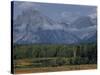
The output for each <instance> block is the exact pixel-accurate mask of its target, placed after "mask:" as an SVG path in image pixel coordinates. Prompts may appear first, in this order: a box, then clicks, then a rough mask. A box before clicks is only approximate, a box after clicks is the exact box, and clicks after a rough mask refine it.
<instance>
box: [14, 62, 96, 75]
mask: <svg viewBox="0 0 100 75" xmlns="http://www.w3.org/2000/svg"><path fill="white" fill-rule="evenodd" d="M96 68H97V65H96V64H86V65H67V66H59V67H40V68H29V69H24V68H22V69H18V68H17V69H15V73H16V74H23V73H39V72H54V71H71V70H88V69H96Z"/></svg>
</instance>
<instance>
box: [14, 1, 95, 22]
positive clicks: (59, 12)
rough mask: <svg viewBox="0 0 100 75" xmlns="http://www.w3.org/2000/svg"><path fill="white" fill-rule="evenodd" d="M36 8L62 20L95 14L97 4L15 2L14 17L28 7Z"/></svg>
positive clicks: (52, 17)
mask: <svg viewBox="0 0 100 75" xmlns="http://www.w3.org/2000/svg"><path fill="white" fill-rule="evenodd" d="M29 8H32V9H36V10H39V11H41V12H42V13H43V14H44V15H46V16H48V17H50V18H51V19H53V20H60V19H62V18H64V17H65V18H71V17H76V16H77V15H79V16H87V15H91V16H94V15H95V14H96V13H97V11H96V6H86V5H68V4H51V3H36V2H23V1H15V2H14V18H16V16H18V15H19V14H21V13H22V11H23V10H26V9H29Z"/></svg>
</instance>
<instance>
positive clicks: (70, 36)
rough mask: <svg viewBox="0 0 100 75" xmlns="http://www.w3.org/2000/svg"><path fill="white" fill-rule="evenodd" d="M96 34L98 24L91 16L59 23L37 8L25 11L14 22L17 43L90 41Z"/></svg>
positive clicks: (14, 38) (74, 42) (14, 40)
mask: <svg viewBox="0 0 100 75" xmlns="http://www.w3.org/2000/svg"><path fill="white" fill-rule="evenodd" d="M95 35H96V25H94V23H93V22H92V20H91V18H90V17H79V18H78V19H77V20H75V21H74V22H73V23H71V24H67V23H64V22H61V23H59V22H55V21H54V20H52V19H50V18H49V17H47V16H45V15H44V14H42V13H41V12H40V11H38V10H35V9H27V10H25V11H23V13H22V14H20V15H19V16H18V17H17V18H16V19H15V20H14V24H13V43H17V44H31V43H53V44H76V43H83V41H84V40H85V42H86V43H87V42H88V43H89V42H92V41H93V42H94V41H95V39H96V36H95ZM91 39H92V40H91ZM86 40H88V41H86Z"/></svg>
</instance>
